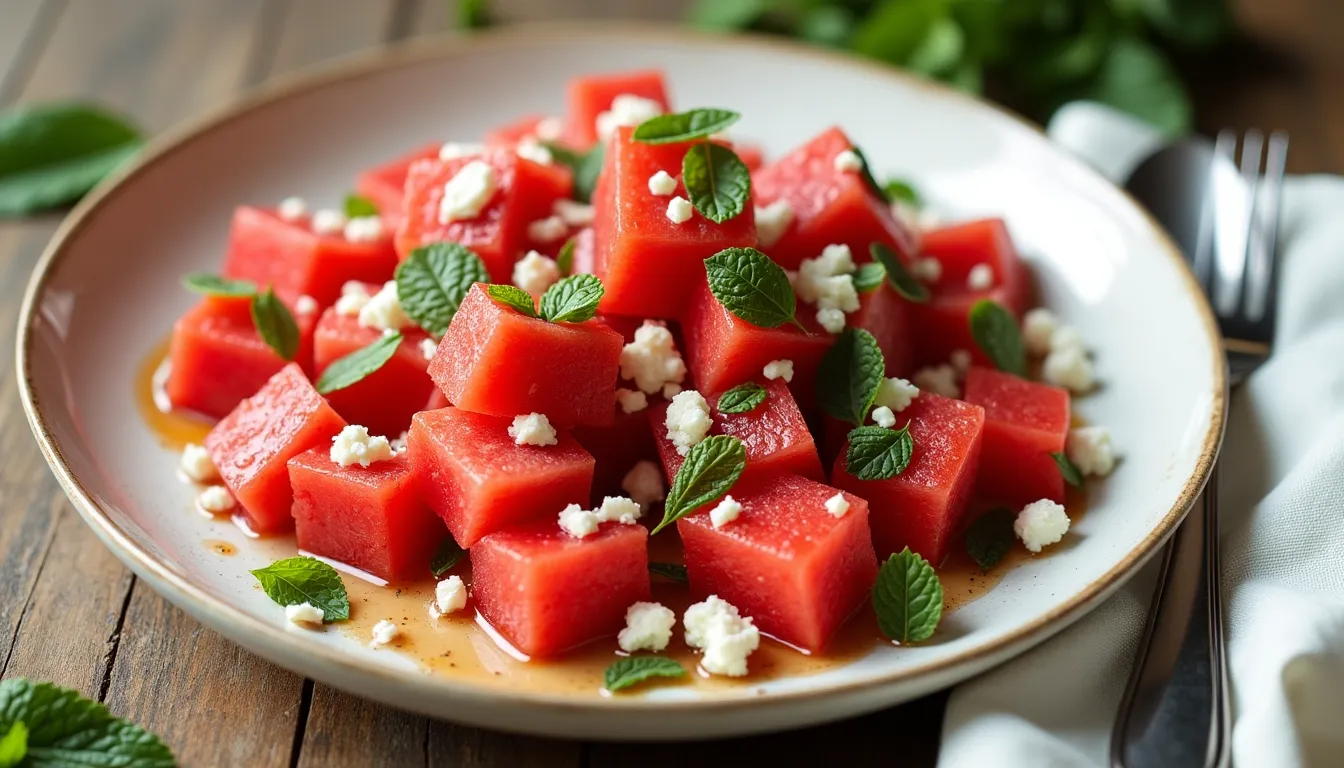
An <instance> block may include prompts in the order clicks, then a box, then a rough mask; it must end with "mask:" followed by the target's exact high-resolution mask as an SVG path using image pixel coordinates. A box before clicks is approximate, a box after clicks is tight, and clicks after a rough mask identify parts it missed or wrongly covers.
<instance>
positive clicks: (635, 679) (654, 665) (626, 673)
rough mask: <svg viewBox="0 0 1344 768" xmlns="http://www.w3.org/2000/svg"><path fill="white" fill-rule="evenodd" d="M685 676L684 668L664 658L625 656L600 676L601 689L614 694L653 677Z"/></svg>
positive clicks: (672, 660)
mask: <svg viewBox="0 0 1344 768" xmlns="http://www.w3.org/2000/svg"><path fill="white" fill-rule="evenodd" d="M685 676H686V670H685V668H683V667H682V666H681V664H678V663H677V662H676V661H675V660H674V659H669V658H667V657H666V656H627V657H626V658H623V659H617V660H616V661H614V662H612V664H611V666H609V667H607V669H606V671H605V672H604V673H603V674H602V687H604V688H606V689H607V690H608V691H610V692H612V693H615V692H617V691H619V690H622V689H624V688H629V687H630V686H632V685H637V684H639V683H642V682H644V681H645V680H650V679H652V678H655V677H685Z"/></svg>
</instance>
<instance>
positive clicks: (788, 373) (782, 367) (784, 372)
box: [761, 360, 793, 384]
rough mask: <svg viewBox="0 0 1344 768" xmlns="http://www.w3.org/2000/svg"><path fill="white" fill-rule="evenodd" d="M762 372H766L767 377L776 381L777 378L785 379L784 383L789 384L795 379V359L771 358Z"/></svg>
mask: <svg viewBox="0 0 1344 768" xmlns="http://www.w3.org/2000/svg"><path fill="white" fill-rule="evenodd" d="M761 373H763V374H765V378H767V379H769V380H771V381H774V380H775V379H783V380H784V383H786V384H787V383H789V382H792V381H793V361H792V360H771V361H770V362H768V363H766V364H765V368H763V369H762V370H761Z"/></svg>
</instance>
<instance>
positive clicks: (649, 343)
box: [621, 320, 686, 395]
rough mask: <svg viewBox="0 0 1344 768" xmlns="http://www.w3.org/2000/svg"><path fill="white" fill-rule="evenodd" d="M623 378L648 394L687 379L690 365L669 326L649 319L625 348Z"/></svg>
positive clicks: (636, 331) (622, 349) (622, 350)
mask: <svg viewBox="0 0 1344 768" xmlns="http://www.w3.org/2000/svg"><path fill="white" fill-rule="evenodd" d="M621 378H622V379H628V380H630V381H633V382H634V383H635V386H636V387H638V388H639V390H640V391H641V392H643V393H645V394H648V395H652V394H655V393H656V392H658V390H660V389H662V388H663V387H664V386H666V385H667V384H669V383H671V384H680V383H681V382H683V381H685V380H686V362H685V361H684V360H682V358H681V353H680V352H678V351H677V344H676V340H675V339H673V338H672V332H671V331H669V330H668V329H667V326H665V325H662V324H660V323H656V322H654V321H652V320H645V321H644V323H643V325H641V326H639V328H637V329H636V330H635V339H634V341H631V342H630V343H629V344H626V345H625V346H624V347H622V348H621Z"/></svg>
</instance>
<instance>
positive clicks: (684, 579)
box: [649, 562, 690, 584]
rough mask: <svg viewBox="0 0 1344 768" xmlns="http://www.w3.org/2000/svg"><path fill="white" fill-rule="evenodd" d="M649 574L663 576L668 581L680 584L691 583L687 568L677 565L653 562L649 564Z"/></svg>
mask: <svg viewBox="0 0 1344 768" xmlns="http://www.w3.org/2000/svg"><path fill="white" fill-rule="evenodd" d="M649 573H652V574H653V575H655V576H662V577H663V578H664V579H667V580H668V581H675V582H677V583H679V584H686V583H688V582H689V581H690V577H689V576H687V575H686V566H684V565H677V564H676V563H659V562H651V563H649Z"/></svg>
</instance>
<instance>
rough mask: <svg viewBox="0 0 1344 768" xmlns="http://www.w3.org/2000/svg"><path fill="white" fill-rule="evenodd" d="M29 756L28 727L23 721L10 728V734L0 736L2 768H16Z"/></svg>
mask: <svg viewBox="0 0 1344 768" xmlns="http://www.w3.org/2000/svg"><path fill="white" fill-rule="evenodd" d="M26 754H28V726H26V725H24V724H23V721H22V720H17V721H15V722H14V723H13V724H12V725H10V726H9V732H8V733H6V734H5V735H4V736H0V768H14V767H15V766H17V765H18V764H19V761H20V760H22V759H23V756H24V755H26Z"/></svg>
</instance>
